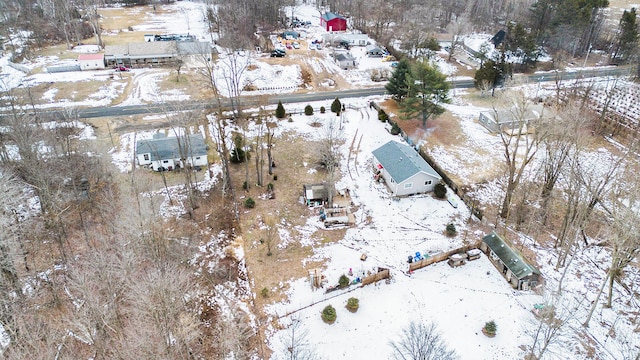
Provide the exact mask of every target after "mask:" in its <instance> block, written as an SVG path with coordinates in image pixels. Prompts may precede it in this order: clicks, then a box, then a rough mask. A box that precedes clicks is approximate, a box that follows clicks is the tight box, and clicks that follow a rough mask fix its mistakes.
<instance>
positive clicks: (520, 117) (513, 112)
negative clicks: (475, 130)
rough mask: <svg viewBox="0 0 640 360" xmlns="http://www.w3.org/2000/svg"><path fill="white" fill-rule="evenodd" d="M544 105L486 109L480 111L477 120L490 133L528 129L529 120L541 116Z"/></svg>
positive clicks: (525, 130) (531, 120) (524, 130)
mask: <svg viewBox="0 0 640 360" xmlns="http://www.w3.org/2000/svg"><path fill="white" fill-rule="evenodd" d="M543 110H544V106H542V105H527V106H524V107H517V106H514V107H512V108H510V109H506V110H488V111H482V112H480V115H479V116H478V121H479V122H480V124H481V125H482V126H484V127H485V128H487V130H489V131H491V132H492V133H499V132H501V131H511V132H513V131H516V130H521V131H523V132H528V131H530V129H529V126H530V123H531V122H534V121H535V120H539V119H541V118H542V116H543Z"/></svg>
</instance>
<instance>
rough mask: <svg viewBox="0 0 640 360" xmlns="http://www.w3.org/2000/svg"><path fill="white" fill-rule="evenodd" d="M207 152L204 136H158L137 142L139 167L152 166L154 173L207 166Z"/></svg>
mask: <svg viewBox="0 0 640 360" xmlns="http://www.w3.org/2000/svg"><path fill="white" fill-rule="evenodd" d="M207 150H208V147H207V145H206V144H205V142H204V138H203V137H202V134H193V135H188V136H179V137H175V136H174V137H165V136H164V134H156V136H154V138H153V139H147V140H139V141H138V142H136V159H137V161H138V165H141V166H150V167H151V168H152V169H153V170H154V171H171V170H174V169H177V168H184V167H200V166H207V165H208V164H209V162H208V160H207Z"/></svg>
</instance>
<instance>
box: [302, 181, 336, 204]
mask: <svg viewBox="0 0 640 360" xmlns="http://www.w3.org/2000/svg"><path fill="white" fill-rule="evenodd" d="M302 192H303V196H304V201H305V204H306V205H307V206H311V207H315V206H321V205H324V204H325V203H326V202H327V201H329V189H328V187H327V185H326V184H306V185H302Z"/></svg>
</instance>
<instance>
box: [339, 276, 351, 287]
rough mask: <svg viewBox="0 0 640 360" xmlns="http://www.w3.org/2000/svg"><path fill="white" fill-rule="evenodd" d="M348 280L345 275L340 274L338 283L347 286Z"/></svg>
mask: <svg viewBox="0 0 640 360" xmlns="http://www.w3.org/2000/svg"><path fill="white" fill-rule="evenodd" d="M350 282H351V281H350V280H349V278H348V277H347V275H345V274H342V276H340V279H339V280H338V285H340V287H341V288H343V287H347V286H349V283H350Z"/></svg>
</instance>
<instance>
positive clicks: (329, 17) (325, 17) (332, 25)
mask: <svg viewBox="0 0 640 360" xmlns="http://www.w3.org/2000/svg"><path fill="white" fill-rule="evenodd" d="M320 26H322V28H323V29H325V30H327V31H345V30H347V19H345V18H344V17H342V16H340V15H338V14H334V13H331V12H326V13H324V14H322V16H321V17H320Z"/></svg>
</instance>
